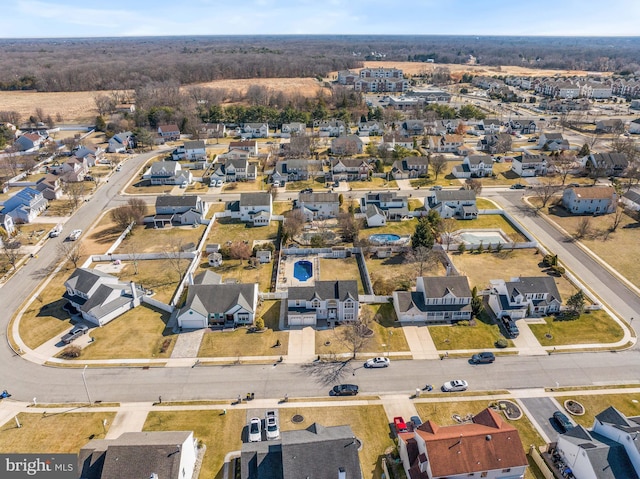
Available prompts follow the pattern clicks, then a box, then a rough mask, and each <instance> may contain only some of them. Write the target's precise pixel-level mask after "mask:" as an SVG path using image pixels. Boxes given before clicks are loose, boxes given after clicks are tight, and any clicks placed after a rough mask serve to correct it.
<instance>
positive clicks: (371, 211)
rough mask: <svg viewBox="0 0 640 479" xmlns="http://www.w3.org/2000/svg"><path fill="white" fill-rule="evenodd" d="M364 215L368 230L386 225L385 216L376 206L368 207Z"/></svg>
mask: <svg viewBox="0 0 640 479" xmlns="http://www.w3.org/2000/svg"><path fill="white" fill-rule="evenodd" d="M364 214H365V218H366V220H367V226H368V227H369V228H373V227H375V226H384V225H386V224H387V217H386V215H385V214H384V213H383V212H382V210H380V208H378V207H377V206H376V205H368V206H367V207H366V209H365V213H364Z"/></svg>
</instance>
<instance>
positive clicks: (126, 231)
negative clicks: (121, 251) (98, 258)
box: [103, 221, 135, 261]
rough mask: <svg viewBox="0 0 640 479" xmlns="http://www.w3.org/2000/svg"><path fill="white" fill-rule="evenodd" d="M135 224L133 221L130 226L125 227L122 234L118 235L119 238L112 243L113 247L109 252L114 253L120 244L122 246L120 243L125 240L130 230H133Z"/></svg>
mask: <svg viewBox="0 0 640 479" xmlns="http://www.w3.org/2000/svg"><path fill="white" fill-rule="evenodd" d="M134 226H135V222H133V221H132V222H131V223H129V226H127V227H126V228H125V230H124V231H123V232H122V234H121V235H120V236H118V239H117V240H115V241H114V242H113V244H112V245H111V247H110V248H109V249H108V250H107V254H110V253H113V252H114V251H115V250H116V249H117V248H118V246H120V244H121V243H122V242H123V241H124V239H125V238H126V237H127V235H128V234H129V232H130V231H131V228H133V227H134ZM116 259H117V258H116ZM103 261H108V260H103Z"/></svg>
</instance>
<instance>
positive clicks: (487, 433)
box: [416, 408, 527, 477]
mask: <svg viewBox="0 0 640 479" xmlns="http://www.w3.org/2000/svg"><path fill="white" fill-rule="evenodd" d="M416 434H418V435H420V437H421V438H422V439H423V440H424V441H425V443H426V449H427V455H428V456H429V462H430V463H431V473H432V475H433V476H434V477H442V476H454V475H458V474H470V473H475V472H482V471H489V470H496V469H499V470H502V469H506V468H510V467H522V466H526V465H527V458H526V456H525V453H524V449H523V447H522V442H521V441H520V436H519V435H518V431H517V430H516V428H515V427H513V426H512V425H510V424H508V423H506V422H505V421H503V420H502V418H501V417H500V415H499V414H498V413H496V412H494V411H492V410H491V409H489V408H487V409H485V410H484V411H482V412H480V413H478V414H476V415H475V416H474V417H473V422H472V423H470V424H460V425H455V426H438V425H436V424H435V423H433V422H432V421H427V422H426V423H425V424H423V425H421V426H420V427H419V428H418V429H417V430H416Z"/></svg>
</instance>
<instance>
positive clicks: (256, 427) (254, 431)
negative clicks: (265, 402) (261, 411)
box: [249, 417, 262, 442]
mask: <svg viewBox="0 0 640 479" xmlns="http://www.w3.org/2000/svg"><path fill="white" fill-rule="evenodd" d="M261 431H262V421H261V420H260V418H259V417H252V418H251V420H250V421H249V442H260V441H262V432H261Z"/></svg>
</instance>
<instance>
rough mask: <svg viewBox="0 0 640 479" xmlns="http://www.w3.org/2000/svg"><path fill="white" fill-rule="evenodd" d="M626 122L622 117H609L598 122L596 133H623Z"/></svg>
mask: <svg viewBox="0 0 640 479" xmlns="http://www.w3.org/2000/svg"><path fill="white" fill-rule="evenodd" d="M623 131H624V123H622V120H621V119H620V118H607V119H606V120H599V121H597V122H596V133H622V132H623Z"/></svg>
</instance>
